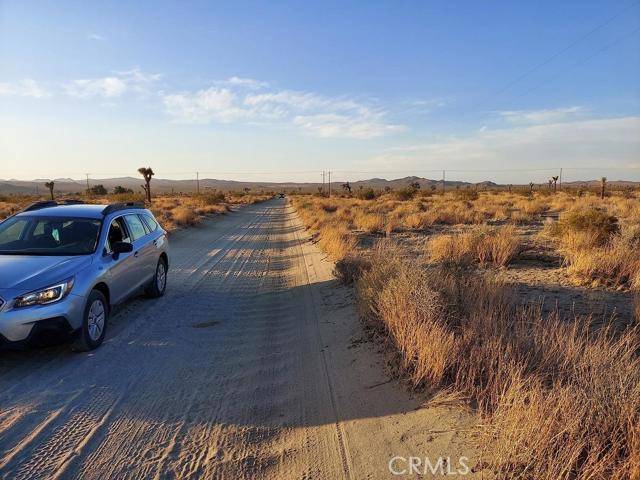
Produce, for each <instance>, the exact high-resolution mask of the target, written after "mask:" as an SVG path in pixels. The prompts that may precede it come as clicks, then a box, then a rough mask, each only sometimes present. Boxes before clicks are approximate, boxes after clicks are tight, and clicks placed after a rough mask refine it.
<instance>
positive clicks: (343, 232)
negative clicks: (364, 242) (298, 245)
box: [318, 225, 358, 261]
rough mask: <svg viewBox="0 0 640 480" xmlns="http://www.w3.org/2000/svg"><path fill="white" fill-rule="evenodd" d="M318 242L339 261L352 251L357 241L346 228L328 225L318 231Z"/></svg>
mask: <svg viewBox="0 0 640 480" xmlns="http://www.w3.org/2000/svg"><path fill="white" fill-rule="evenodd" d="M318 243H319V244H320V247H321V248H322V249H323V250H324V251H325V252H327V253H328V254H329V255H331V257H332V258H333V259H334V260H335V261H339V260H342V259H343V258H345V257H346V256H347V255H348V254H350V253H353V251H354V249H355V248H356V245H357V243H358V241H357V238H356V237H355V236H354V235H353V234H352V233H351V232H349V230H347V229H346V228H344V227H341V226H339V225H328V226H325V227H323V228H322V229H321V230H320V231H319V240H318Z"/></svg>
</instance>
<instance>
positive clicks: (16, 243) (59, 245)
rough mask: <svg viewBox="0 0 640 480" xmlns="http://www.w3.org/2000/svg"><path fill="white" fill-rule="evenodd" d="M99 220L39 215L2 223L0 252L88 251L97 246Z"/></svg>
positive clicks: (65, 252) (8, 253)
mask: <svg viewBox="0 0 640 480" xmlns="http://www.w3.org/2000/svg"><path fill="white" fill-rule="evenodd" d="M101 224H102V222H101V221H100V220H96V219H92V218H58V217H40V216H22V215H21V216H18V217H11V218H8V219H7V220H5V221H4V222H2V223H0V255H88V254H91V253H93V252H94V251H95V250H96V245H97V243H98V235H99V233H100V226H101Z"/></svg>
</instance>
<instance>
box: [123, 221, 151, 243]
mask: <svg viewBox="0 0 640 480" xmlns="http://www.w3.org/2000/svg"><path fill="white" fill-rule="evenodd" d="M124 218H125V220H126V222H127V227H129V231H130V232H131V238H132V240H133V241H134V242H135V241H136V240H138V239H139V238H142V237H144V236H145V235H146V234H147V232H146V230H145V229H144V225H143V224H142V220H140V217H138V215H125V216H124Z"/></svg>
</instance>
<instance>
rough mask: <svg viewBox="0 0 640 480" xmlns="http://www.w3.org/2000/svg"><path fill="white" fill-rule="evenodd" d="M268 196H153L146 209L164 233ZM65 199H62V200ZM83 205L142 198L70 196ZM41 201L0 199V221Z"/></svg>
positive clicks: (130, 195)
mask: <svg viewBox="0 0 640 480" xmlns="http://www.w3.org/2000/svg"><path fill="white" fill-rule="evenodd" d="M272 197H273V195H271V194H251V193H244V192H227V193H222V192H217V193H206V194H201V195H196V194H192V195H187V194H181V195H155V196H154V197H153V199H152V201H151V205H147V206H148V208H149V209H150V210H151V211H152V212H153V214H154V215H155V216H156V218H157V219H158V221H159V222H160V224H161V225H162V226H163V228H165V229H166V230H168V231H172V230H175V229H176V228H183V227H189V226H193V225H196V224H198V223H200V222H201V221H202V220H203V219H204V218H205V217H206V216H207V215H213V214H222V213H226V212H228V211H229V208H230V206H232V205H244V204H250V203H255V202H260V201H264V200H267V199H269V198H272ZM66 198H67V197H62V198H61V199H62V200H64V199H66ZM69 198H73V199H76V200H78V199H79V200H83V201H85V202H87V203H97V204H107V203H115V202H143V203H144V202H145V199H144V196H143V195H141V194H136V193H124V194H117V195H114V194H110V195H106V196H101V197H99V196H81V197H78V196H74V197H69ZM40 200H44V198H43V197H36V196H26V195H25V196H18V195H12V196H0V220H2V219H3V218H6V217H8V216H9V215H13V214H14V213H16V212H18V211H20V210H21V209H22V208H24V207H26V206H27V205H29V204H30V203H33V202H36V201H40Z"/></svg>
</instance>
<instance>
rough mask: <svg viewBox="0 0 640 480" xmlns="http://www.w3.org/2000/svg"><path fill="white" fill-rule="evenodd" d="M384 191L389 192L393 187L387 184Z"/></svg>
mask: <svg viewBox="0 0 640 480" xmlns="http://www.w3.org/2000/svg"><path fill="white" fill-rule="evenodd" d="M384 191H385V192H387V193H389V192H390V191H391V187H390V186H389V185H387V186H386V187H384Z"/></svg>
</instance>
